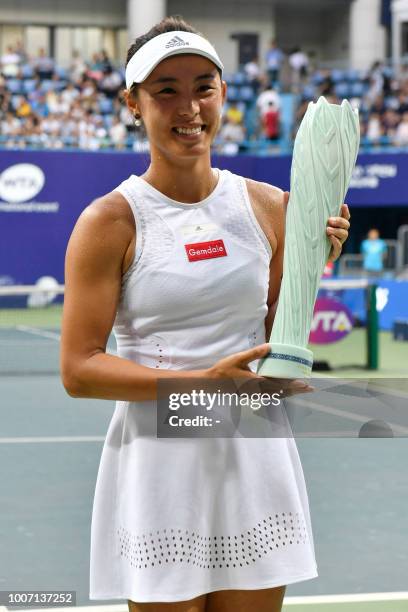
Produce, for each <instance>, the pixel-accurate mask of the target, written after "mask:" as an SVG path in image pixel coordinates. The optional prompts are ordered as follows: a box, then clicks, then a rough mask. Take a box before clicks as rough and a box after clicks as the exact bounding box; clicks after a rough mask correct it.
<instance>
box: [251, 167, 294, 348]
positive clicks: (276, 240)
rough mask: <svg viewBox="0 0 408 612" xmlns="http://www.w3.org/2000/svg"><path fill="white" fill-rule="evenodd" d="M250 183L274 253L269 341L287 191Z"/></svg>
mask: <svg viewBox="0 0 408 612" xmlns="http://www.w3.org/2000/svg"><path fill="white" fill-rule="evenodd" d="M247 185H248V194H249V197H250V199H251V203H252V206H253V209H254V213H255V216H256V217H257V219H258V222H259V224H260V225H261V227H262V229H263V231H264V233H265V235H266V237H267V239H268V241H269V244H270V246H271V249H272V254H273V255H272V260H271V263H270V267H269V288H268V299H267V305H268V313H267V315H266V318H265V338H266V341H267V342H268V341H269V337H270V334H271V331H272V325H273V321H274V318H275V313H276V308H277V306H278V299H279V292H280V286H281V280H282V272H283V251H284V240H285V215H286V205H287V201H288V196H287V195H286V192H284V191H282V190H281V189H279V188H277V187H273V186H272V185H269V184H268V183H259V182H256V181H252V180H248V179H247Z"/></svg>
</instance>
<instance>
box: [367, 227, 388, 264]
mask: <svg viewBox="0 0 408 612" xmlns="http://www.w3.org/2000/svg"><path fill="white" fill-rule="evenodd" d="M386 252H387V245H386V243H385V242H384V240H381V238H380V232H379V231H378V229H377V228H374V227H373V228H371V229H370V230H369V232H368V234H367V238H366V240H363V242H362V243H361V253H362V254H363V268H364V270H365V271H366V272H367V273H368V274H369V275H372V276H377V275H380V274H381V273H382V271H383V269H384V258H385V255H386Z"/></svg>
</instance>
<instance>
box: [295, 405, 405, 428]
mask: <svg viewBox="0 0 408 612" xmlns="http://www.w3.org/2000/svg"><path fill="white" fill-rule="evenodd" d="M292 401H293V400H292ZM295 402H296V403H295V405H297V404H300V405H301V407H302V406H304V407H305V408H307V407H309V408H312V409H313V410H316V411H317V412H324V413H326V414H332V415H334V416H339V417H342V418H343V419H349V420H350V421H356V422H357V423H367V420H369V417H368V416H364V415H362V414H358V413H357V412H350V411H349V410H338V409H337V408H329V407H328V406H322V405H321V404H316V403H315V402H311V401H309V400H302V399H296V400H295ZM387 425H389V426H390V427H391V428H392V429H393V431H394V432H395V433H400V434H404V435H407V434H408V427H403V426H402V425H397V424H396V423H391V421H388V420H387Z"/></svg>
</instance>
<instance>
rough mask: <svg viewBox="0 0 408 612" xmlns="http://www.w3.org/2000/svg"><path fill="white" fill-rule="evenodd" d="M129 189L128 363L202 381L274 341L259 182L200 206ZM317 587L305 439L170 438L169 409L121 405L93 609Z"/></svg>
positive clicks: (241, 184)
mask: <svg viewBox="0 0 408 612" xmlns="http://www.w3.org/2000/svg"><path fill="white" fill-rule="evenodd" d="M117 190H118V191H119V192H120V193H121V194H123V196H124V197H125V198H126V200H127V201H128V203H129V205H130V207H131V209H132V211H133V213H134V216H135V222H136V230H137V246H136V252H135V258H134V261H133V262H132V264H131V266H130V268H129V270H128V271H127V272H126V274H125V275H124V277H123V286H122V293H121V298H120V303H119V307H118V311H117V316H116V320H115V325H114V334H115V337H116V340H117V345H118V354H119V355H120V356H123V357H125V358H127V359H131V360H133V361H135V362H137V363H139V364H142V365H145V366H148V367H150V368H167V369H173V370H195V369H202V368H206V367H209V366H211V365H213V364H214V363H215V362H216V361H218V360H219V359H221V358H222V357H226V356H227V355H230V354H232V353H236V352H237V351H242V350H246V349H248V348H251V347H253V346H256V345H259V344H262V343H263V342H265V328H264V319H265V316H266V313H267V305H266V300H267V292H268V279H269V262H270V257H271V248H270V245H269V243H268V240H267V239H266V236H265V234H264V233H263V231H262V229H261V227H260V226H259V224H258V222H257V220H256V217H255V215H254V213H253V210H252V206H251V203H250V201H249V198H248V192H247V189H246V183H245V180H244V179H243V178H242V177H239V176H237V175H235V174H232V173H231V172H229V171H227V170H223V171H219V180H218V184H217V186H216V188H215V189H214V191H213V192H212V193H211V194H210V195H209V196H208V197H207V198H206V199H205V200H202V201H201V202H198V203H196V204H182V203H180V202H176V201H174V200H172V199H170V198H168V197H167V196H165V195H163V194H162V193H160V192H159V191H157V190H156V189H155V188H154V187H152V186H151V185H149V184H148V183H146V181H144V180H143V179H141V178H139V177H137V176H135V175H132V176H130V178H129V179H127V180H125V181H124V182H123V183H122V184H121V185H120V186H119V187H118V188H117ZM220 240H222V241H223V246H224V249H225V252H226V255H224V256H218V257H210V258H205V259H199V260H193V261H190V260H189V256H188V254H187V250H186V247H185V245H186V244H197V243H199V244H201V243H206V242H211V241H217V242H216V243H213V244H220V243H219V241H220ZM250 367H251V368H252V369H253V370H255V369H256V362H253V363H252V364H251V365H250ZM282 410H283V412H284V409H282ZM317 575H318V574H317V568H316V561H315V553H314V545H313V535H312V527H311V520H310V515H309V505H308V498H307V492H306V486H305V481H304V475H303V470H302V466H301V463H300V460H299V455H298V451H297V447H296V443H295V441H294V439H293V438H291V437H290V436H289V437H287V438H286V437H285V438H282V437H281V438H243V437H234V438H194V439H193V438H191V439H190V438H181V439H180V438H178V439H168V438H157V437H156V405H155V402H153V401H143V402H123V401H118V402H117V404H116V408H115V411H114V414H113V417H112V420H111V423H110V425H109V429H108V432H107V436H106V440H105V444H104V447H103V451H102V457H101V461H100V466H99V471H98V477H97V482H96V489H95V497H94V505H93V514H92V527H91V560H90V595H89V596H90V599H98V600H99V599H130V600H132V601H136V602H171V601H183V600H187V599H192V598H194V597H197V596H198V595H202V594H203V593H209V592H211V591H217V590H223V589H265V588H271V587H275V586H281V585H288V584H291V583H294V582H300V581H303V580H308V579H310V578H315V577H316V576H317Z"/></svg>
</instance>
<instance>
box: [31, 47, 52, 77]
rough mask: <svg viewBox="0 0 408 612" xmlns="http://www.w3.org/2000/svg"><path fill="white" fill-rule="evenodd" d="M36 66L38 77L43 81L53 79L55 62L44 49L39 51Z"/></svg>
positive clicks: (35, 61)
mask: <svg viewBox="0 0 408 612" xmlns="http://www.w3.org/2000/svg"><path fill="white" fill-rule="evenodd" d="M34 66H35V70H36V72H37V76H38V77H39V79H40V80H41V81H42V80H44V79H51V78H52V76H53V74H54V60H53V59H52V57H49V56H48V55H47V54H46V52H45V49H44V47H41V49H39V51H38V56H37V57H36V58H35V60H34Z"/></svg>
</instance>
